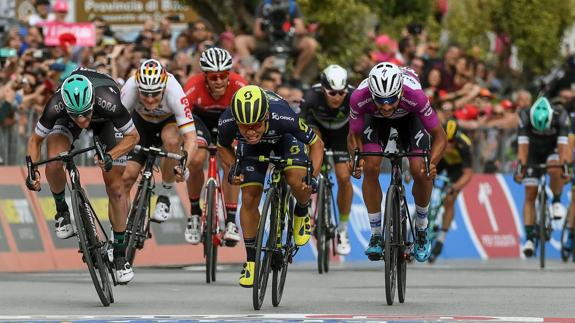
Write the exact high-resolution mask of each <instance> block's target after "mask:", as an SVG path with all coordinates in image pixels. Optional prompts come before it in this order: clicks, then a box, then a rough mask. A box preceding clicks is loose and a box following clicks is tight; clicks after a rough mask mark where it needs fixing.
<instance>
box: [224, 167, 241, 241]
mask: <svg viewBox="0 0 575 323" xmlns="http://www.w3.org/2000/svg"><path fill="white" fill-rule="evenodd" d="M222 169H223V171H224V177H223V178H222V181H221V184H222V189H223V192H224V200H225V203H226V205H225V207H226V221H225V222H226V229H225V233H224V240H226V244H227V245H228V246H234V245H235V244H236V243H237V242H238V241H240V234H239V233H238V227H237V225H236V210H237V207H238V195H239V193H240V187H239V186H238V185H231V184H230V183H229V182H228V173H229V172H230V168H229V167H227V166H225V165H222Z"/></svg>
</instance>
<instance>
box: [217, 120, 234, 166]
mask: <svg viewBox="0 0 575 323" xmlns="http://www.w3.org/2000/svg"><path fill="white" fill-rule="evenodd" d="M236 131H237V125H236V122H235V120H234V118H233V116H232V111H231V110H230V109H227V110H226V111H224V113H222V115H221V116H220V120H218V153H219V154H220V160H221V162H222V164H223V165H224V166H225V167H228V168H229V167H230V166H232V164H233V163H234V162H235V159H236V154H235V153H234V149H233V146H232V143H233V141H234V137H235V134H236Z"/></svg>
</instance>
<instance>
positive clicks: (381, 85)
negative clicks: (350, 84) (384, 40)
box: [368, 62, 403, 104]
mask: <svg viewBox="0 0 575 323" xmlns="http://www.w3.org/2000/svg"><path fill="white" fill-rule="evenodd" d="M368 84H369V91H370V92H371V96H372V98H374V100H376V99H378V98H379V99H387V98H391V99H395V98H399V95H400V94H401V90H402V89H403V77H402V72H401V69H400V68H399V67H397V65H395V64H392V63H387V62H384V63H379V64H377V65H375V66H374V67H373V68H372V69H371V71H369V76H368ZM378 101H379V100H378ZM393 102H395V100H393ZM393 102H379V103H385V104H392V103H393Z"/></svg>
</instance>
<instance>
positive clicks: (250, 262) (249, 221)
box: [240, 182, 263, 287]
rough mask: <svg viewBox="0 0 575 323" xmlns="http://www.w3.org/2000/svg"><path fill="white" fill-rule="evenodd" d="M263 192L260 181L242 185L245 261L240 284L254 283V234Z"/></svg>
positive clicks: (241, 213)
mask: <svg viewBox="0 0 575 323" xmlns="http://www.w3.org/2000/svg"><path fill="white" fill-rule="evenodd" d="M262 192H263V185H262V184H261V183H254V182H251V183H246V184H245V185H242V207H241V209H240V223H241V225H242V232H243V236H244V246H245V247H246V263H245V264H244V268H243V270H242V273H241V276H240V285H241V286H244V287H252V286H253V284H254V278H253V276H254V266H255V265H254V264H255V261H256V235H257V230H258V223H259V220H260V211H259V209H258V206H259V204H260V199H261V196H262Z"/></svg>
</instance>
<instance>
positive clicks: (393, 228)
mask: <svg viewBox="0 0 575 323" xmlns="http://www.w3.org/2000/svg"><path fill="white" fill-rule="evenodd" d="M397 195H398V193H397V187H396V186H394V185H391V186H390V187H389V189H388V190H387V196H386V198H385V216H384V217H385V237H384V259H385V298H386V300H387V305H392V304H393V301H394V298H395V282H396V274H397V265H396V263H397V238H398V227H399V223H397V222H396V219H397V218H399V204H398V201H399V200H398V198H397Z"/></svg>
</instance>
